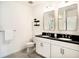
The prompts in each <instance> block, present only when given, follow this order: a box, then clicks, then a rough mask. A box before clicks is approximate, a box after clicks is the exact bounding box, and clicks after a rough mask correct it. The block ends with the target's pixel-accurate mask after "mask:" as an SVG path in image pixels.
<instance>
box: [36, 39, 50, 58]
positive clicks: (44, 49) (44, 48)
mask: <svg viewBox="0 0 79 59" xmlns="http://www.w3.org/2000/svg"><path fill="white" fill-rule="evenodd" d="M36 52H37V53H38V54H40V55H42V56H44V57H50V40H49V39H44V38H38V39H37V41H36Z"/></svg>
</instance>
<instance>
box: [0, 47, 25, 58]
mask: <svg viewBox="0 0 79 59" xmlns="http://www.w3.org/2000/svg"><path fill="white" fill-rule="evenodd" d="M23 49H24V48H20V49H16V50H14V51H12V52H10V53H7V54H5V55H3V56H0V58H5V57H6V56H8V55H11V54H14V53H16V52H19V51H21V50H23Z"/></svg>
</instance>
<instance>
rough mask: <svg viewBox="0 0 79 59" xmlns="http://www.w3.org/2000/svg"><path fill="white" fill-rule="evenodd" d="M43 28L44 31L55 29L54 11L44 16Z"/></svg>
mask: <svg viewBox="0 0 79 59" xmlns="http://www.w3.org/2000/svg"><path fill="white" fill-rule="evenodd" d="M43 28H44V30H54V29H55V13H54V11H48V12H46V13H44V15H43Z"/></svg>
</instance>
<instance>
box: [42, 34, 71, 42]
mask: <svg viewBox="0 0 79 59" xmlns="http://www.w3.org/2000/svg"><path fill="white" fill-rule="evenodd" d="M42 37H45V38H49V37H50V36H46V35H42ZM57 39H59V40H67V41H71V40H72V39H70V38H57Z"/></svg>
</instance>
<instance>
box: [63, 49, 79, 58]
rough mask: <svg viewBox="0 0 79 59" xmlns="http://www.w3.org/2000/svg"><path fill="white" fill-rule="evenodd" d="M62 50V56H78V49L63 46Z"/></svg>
mask: <svg viewBox="0 0 79 59" xmlns="http://www.w3.org/2000/svg"><path fill="white" fill-rule="evenodd" d="M63 52H64V55H63V57H64V58H79V51H75V50H72V49H68V48H64V50H63Z"/></svg>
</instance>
